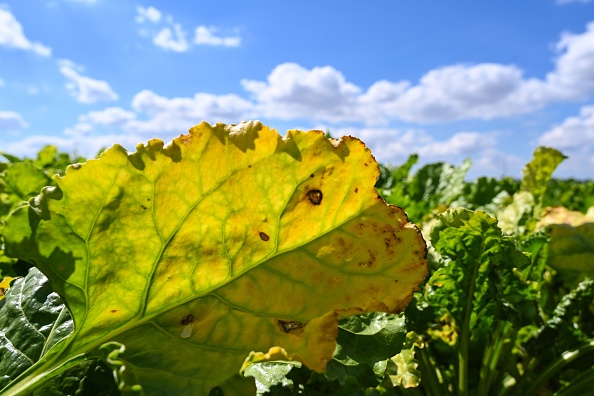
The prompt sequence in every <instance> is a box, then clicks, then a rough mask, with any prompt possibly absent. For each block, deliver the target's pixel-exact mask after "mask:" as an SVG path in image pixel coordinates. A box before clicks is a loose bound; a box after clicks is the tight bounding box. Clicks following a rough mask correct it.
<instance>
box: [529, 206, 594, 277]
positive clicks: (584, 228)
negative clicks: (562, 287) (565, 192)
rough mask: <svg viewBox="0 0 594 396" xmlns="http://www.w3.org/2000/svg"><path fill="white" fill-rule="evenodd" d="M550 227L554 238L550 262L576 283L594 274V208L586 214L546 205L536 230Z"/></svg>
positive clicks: (563, 275) (550, 245) (548, 260)
mask: <svg viewBox="0 0 594 396" xmlns="http://www.w3.org/2000/svg"><path fill="white" fill-rule="evenodd" d="M545 227H546V229H547V230H548V232H549V235H550V237H551V240H550V242H549V253H548V256H547V263H548V264H549V265H551V266H552V267H554V268H555V269H556V270H557V271H559V273H560V274H561V275H562V277H563V278H564V279H565V282H567V283H568V284H570V285H571V287H574V286H576V285H577V284H578V283H579V282H581V281H582V280H583V279H584V277H586V276H589V277H592V276H594V207H592V208H590V209H589V210H588V213H586V214H584V213H581V212H577V211H572V210H568V209H567V208H563V207H555V208H547V209H546V210H545V211H544V212H543V214H542V217H541V219H540V221H539V222H538V224H537V229H538V228H540V229H542V228H545Z"/></svg>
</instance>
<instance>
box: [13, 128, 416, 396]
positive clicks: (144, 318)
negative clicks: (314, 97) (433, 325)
mask: <svg viewBox="0 0 594 396" xmlns="http://www.w3.org/2000/svg"><path fill="white" fill-rule="evenodd" d="M377 175H378V167H377V165H376V163H375V161H374V159H373V157H372V156H371V153H370V152H369V149H367V148H366V147H365V146H364V144H363V143H362V142H360V141H359V140H357V139H355V138H350V137H346V138H343V139H342V140H341V141H328V140H326V139H325V138H324V136H323V134H322V133H320V132H313V131H312V132H301V131H289V132H288V134H287V137H286V138H284V139H283V138H282V137H281V136H280V135H278V133H277V132H276V131H274V130H271V129H269V128H267V127H265V126H262V125H261V124H259V123H256V122H250V123H242V124H240V125H238V126H225V125H223V124H217V125H215V126H210V125H208V124H206V123H203V124H200V125H198V126H196V127H194V128H192V129H191V131H190V134H188V135H183V136H180V137H179V138H177V139H175V140H174V141H173V142H171V143H170V144H168V145H167V146H164V145H163V142H161V141H160V140H151V141H149V143H148V144H147V145H139V146H138V147H137V151H136V152H135V153H132V154H130V153H128V152H127V151H126V150H125V149H124V148H122V147H121V146H117V145H116V146H114V147H112V148H111V149H108V150H107V151H105V152H104V153H103V154H102V156H101V158H100V159H98V160H90V161H88V162H87V163H85V164H83V165H77V166H71V167H69V168H68V169H67V171H66V175H65V176H64V177H54V181H55V182H56V184H57V187H55V188H52V187H49V188H45V189H44V190H43V193H42V194H41V195H40V196H39V197H37V198H35V199H34V200H30V201H29V205H28V206H26V207H23V208H19V209H18V210H16V211H15V212H13V213H12V214H11V215H10V217H9V218H8V219H7V221H6V226H5V228H4V236H5V239H6V252H7V254H9V255H12V256H14V257H19V258H21V259H25V260H28V261H30V262H34V263H35V264H36V265H37V266H38V267H39V268H40V269H41V270H42V271H43V272H44V273H45V274H46V275H47V276H48V278H49V279H50V281H51V284H52V287H53V288H54V290H56V291H57V292H58V293H59V294H60V295H61V296H62V297H63V298H64V301H65V302H66V303H67V305H68V307H69V308H70V310H71V313H72V316H73V319H74V322H75V330H74V332H73V334H72V336H71V337H70V338H69V339H68V341H67V345H65V346H64V347H63V348H61V349H60V351H59V355H57V356H56V357H55V358H52V359H47V360H43V359H42V361H40V362H39V363H38V364H36V365H35V366H33V367H31V368H30V369H29V370H28V371H27V372H26V373H25V375H24V377H22V378H21V379H19V381H17V382H15V383H13V384H11V385H9V388H6V389H4V390H3V392H4V393H3V394H4V395H7V396H12V395H16V394H22V393H24V392H26V391H27V389H28V387H29V386H30V383H31V382H35V381H39V380H40V379H47V378H49V377H51V375H52V373H53V372H55V371H59V370H62V368H63V365H64V364H65V362H71V363H72V364H74V362H76V361H82V360H84V359H87V358H89V357H97V356H98V357H101V358H103V359H104V360H106V362H107V363H108V364H110V365H111V366H112V367H113V368H116V370H117V371H118V372H124V373H127V375H125V376H123V377H121V378H119V381H120V382H119V384H120V386H121V385H122V384H124V385H125V383H126V382H127V383H128V384H129V385H130V386H131V387H132V388H133V387H134V385H135V384H133V382H135V380H138V383H140V385H142V388H143V389H144V392H146V393H147V394H154V395H170V394H176V395H185V394H188V395H193V394H206V393H208V391H209V390H211V389H213V388H214V387H215V386H217V385H219V386H220V387H221V388H222V390H223V391H224V392H225V394H242V393H241V392H245V387H246V386H247V387H250V386H251V387H252V388H253V387H254V385H253V381H247V380H245V381H243V384H247V385H242V382H241V381H239V380H237V372H238V371H239V370H240V368H242V362H243V369H246V368H247V367H248V366H249V365H250V364H252V363H254V362H262V361H267V360H280V359H283V360H294V361H299V362H302V363H304V364H305V365H306V366H308V367H310V368H312V369H314V370H317V371H322V370H324V369H325V367H326V363H327V362H328V361H329V360H330V359H331V357H332V353H333V351H334V348H335V340H336V335H337V332H338V327H337V326H338V320H339V319H340V318H342V317H348V316H350V315H353V314H356V313H362V312H372V311H387V312H399V311H402V310H403V309H404V308H405V307H406V305H407V304H408V302H409V300H410V298H411V295H412V291H413V290H414V289H415V288H416V286H417V285H418V283H419V282H420V281H421V280H422V279H423V278H424V276H425V274H426V259H425V243H424V241H423V239H422V237H421V235H420V232H419V231H418V229H417V228H416V227H414V226H413V225H412V224H410V223H408V221H407V218H406V216H405V214H404V213H403V212H402V210H400V209H399V208H396V207H392V206H388V205H386V204H385V202H384V201H383V200H382V199H381V198H379V197H378V196H377V192H376V191H375V189H374V187H373V186H374V183H375V180H376V178H377ZM106 348H107V349H108V350H107V351H106V350H105V349H106ZM106 355H107V357H106ZM248 355H249V356H248ZM246 356H248V357H247V358H246ZM122 381H123V382H122ZM132 391H134V389H132Z"/></svg>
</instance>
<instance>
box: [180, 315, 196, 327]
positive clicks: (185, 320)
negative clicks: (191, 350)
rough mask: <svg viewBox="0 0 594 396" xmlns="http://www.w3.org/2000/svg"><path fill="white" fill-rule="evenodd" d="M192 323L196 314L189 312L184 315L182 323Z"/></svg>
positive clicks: (185, 324)
mask: <svg viewBox="0 0 594 396" xmlns="http://www.w3.org/2000/svg"><path fill="white" fill-rule="evenodd" d="M192 323H194V315H192V314H188V315H186V316H184V317H183V318H182V320H181V324H182V325H184V326H187V325H189V324H192Z"/></svg>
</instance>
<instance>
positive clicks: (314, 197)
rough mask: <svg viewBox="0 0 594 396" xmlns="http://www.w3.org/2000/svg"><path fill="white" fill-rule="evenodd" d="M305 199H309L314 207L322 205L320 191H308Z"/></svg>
mask: <svg viewBox="0 0 594 396" xmlns="http://www.w3.org/2000/svg"><path fill="white" fill-rule="evenodd" d="M307 197H308V198H309V202H311V203H312V204H314V205H319V204H321V203H322V198H323V197H324V196H323V194H322V192H321V191H320V190H309V191H308V192H307Z"/></svg>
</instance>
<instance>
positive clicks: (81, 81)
mask: <svg viewBox="0 0 594 396" xmlns="http://www.w3.org/2000/svg"><path fill="white" fill-rule="evenodd" d="M58 64H59V68H60V72H61V73H62V74H63V75H64V77H66V79H67V80H68V83H67V84H66V88H68V90H69V91H70V92H71V93H72V95H73V96H74V97H75V98H76V100H78V101H79V102H81V103H96V102H112V101H115V100H118V94H116V93H115V92H114V90H113V89H112V88H111V86H110V85H109V83H107V82H106V81H102V80H95V79H93V78H90V77H86V76H83V75H82V74H81V73H82V72H83V69H82V68H81V67H80V66H78V65H76V64H75V63H73V62H71V61H69V60H61V61H59V62H58Z"/></svg>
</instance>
